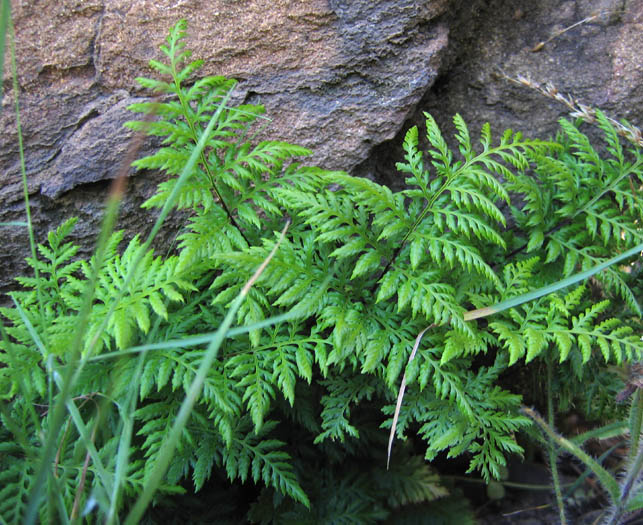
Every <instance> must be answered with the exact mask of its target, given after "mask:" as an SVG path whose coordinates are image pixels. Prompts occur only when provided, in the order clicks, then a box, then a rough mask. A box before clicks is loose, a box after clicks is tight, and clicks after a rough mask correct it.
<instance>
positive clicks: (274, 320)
mask: <svg viewBox="0 0 643 525" xmlns="http://www.w3.org/2000/svg"><path fill="white" fill-rule="evenodd" d="M299 316H300V314H299V312H297V311H296V310H293V311H291V312H286V313H284V314H281V315H275V316H273V317H269V318H267V319H264V320H263V321H259V322H256V323H253V324H250V325H247V326H238V327H236V328H231V329H230V330H228V332H227V333H226V334H225V336H226V337H235V336H237V335H241V334H245V333H248V332H251V331H252V330H258V329H260V328H266V327H268V326H272V325H275V324H278V323H284V322H286V321H290V320H292V319H296V318H297V317H299ZM218 333H219V332H218V330H217V331H216V332H208V333H206V334H202V335H195V336H192V337H186V338H185V339H174V340H172V341H163V342H162V343H149V344H145V345H139V346H133V347H131V348H128V349H127V350H118V351H116V352H108V353H105V354H100V355H97V356H94V357H91V358H89V359H88V360H87V362H96V361H102V360H105V359H115V358H118V357H123V356H126V355H132V354H140V353H145V352H149V351H154V350H173V349H176V350H179V349H183V348H189V347H191V346H198V345H203V344H210V343H211V342H212V340H213V339H215V338H216V337H218V335H217V334H218Z"/></svg>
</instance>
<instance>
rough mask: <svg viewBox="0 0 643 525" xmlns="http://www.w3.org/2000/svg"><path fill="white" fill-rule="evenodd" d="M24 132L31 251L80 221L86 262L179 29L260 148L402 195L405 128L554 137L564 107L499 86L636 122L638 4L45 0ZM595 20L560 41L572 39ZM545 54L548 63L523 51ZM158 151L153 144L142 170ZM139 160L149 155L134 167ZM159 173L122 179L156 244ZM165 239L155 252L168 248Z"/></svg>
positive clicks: (21, 52) (30, 33) (6, 256)
mask: <svg viewBox="0 0 643 525" xmlns="http://www.w3.org/2000/svg"><path fill="white" fill-rule="evenodd" d="M13 17H14V24H15V28H16V52H17V61H18V76H19V83H20V88H21V92H20V100H19V102H20V107H21V110H20V117H21V121H22V129H23V135H24V146H25V161H26V171H27V177H28V181H29V182H28V186H29V194H30V199H31V204H32V212H33V220H34V224H35V228H36V233H37V236H38V238H39V239H40V240H42V239H44V238H45V236H46V232H47V231H48V230H49V229H51V228H54V227H56V226H57V225H58V224H59V223H60V222H62V221H63V220H64V219H65V218H67V217H69V216H71V215H79V216H80V217H81V221H79V225H78V226H77V231H76V238H77V239H79V240H80V241H81V242H82V244H83V247H84V248H85V250H86V251H87V252H89V251H91V249H92V244H93V238H94V236H95V232H96V228H97V227H98V225H99V223H100V219H99V218H100V210H101V209H102V203H103V202H104V198H105V195H106V193H107V191H108V187H109V181H110V180H111V179H113V178H114V177H115V176H116V174H117V173H119V170H122V169H126V168H124V167H123V158H124V156H125V152H126V150H127V148H128V145H129V143H130V140H131V134H130V133H129V132H128V131H127V130H126V129H124V128H122V127H121V126H122V123H123V122H124V121H125V120H127V119H130V118H131V119H133V118H137V116H136V115H134V114H132V115H128V112H127V111H126V110H125V108H126V106H127V105H128V104H129V103H131V102H132V101H134V100H139V99H141V98H144V97H147V96H149V93H147V92H145V91H144V90H142V89H141V88H140V86H138V85H137V83H136V81H135V78H136V77H137V76H140V75H145V76H151V75H153V74H154V73H153V72H152V71H150V69H149V67H148V66H147V64H148V62H149V60H150V59H153V58H155V59H159V58H161V55H160V51H159V50H158V46H159V44H161V43H163V41H164V38H165V36H166V35H167V31H168V29H169V27H170V26H171V25H173V24H174V23H175V22H176V21H177V20H178V19H179V18H185V19H187V21H188V34H189V39H188V46H189V47H190V48H191V49H193V50H194V56H195V57H198V58H203V59H204V60H205V67H204V68H203V70H202V74H204V75H210V74H223V75H226V76H229V77H234V78H237V79H238V80H239V81H240V82H239V85H238V88H237V91H236V93H235V97H236V100H237V101H239V102H241V101H245V102H248V103H261V104H264V105H265V106H266V108H267V115H268V116H269V117H270V118H271V119H272V120H271V121H270V123H269V125H268V126H267V127H266V129H265V130H264V134H265V136H267V137H270V138H274V139H281V140H287V141H290V142H295V143H298V144H301V145H304V146H307V147H310V148H311V149H313V150H314V152H315V154H314V156H313V157H312V158H311V159H310V160H311V162H314V163H317V164H319V165H321V166H323V167H326V168H332V169H344V170H348V171H351V172H352V173H355V174H362V175H366V176H370V177H375V178H377V179H379V180H382V181H388V182H389V183H391V184H393V185H399V184H400V181H402V180H403V179H402V178H401V177H400V176H399V174H398V173H397V172H396V170H395V167H394V163H395V162H396V161H399V160H400V159H401V158H402V154H401V151H400V145H401V142H402V137H403V134H404V133H405V131H406V129H408V127H409V126H410V125H412V124H414V123H416V122H420V123H421V122H422V120H423V116H422V111H430V112H431V113H432V114H433V115H434V116H435V117H436V119H437V120H438V122H439V123H441V125H444V126H445V127H446V128H447V130H448V129H452V128H451V125H450V120H451V116H452V115H453V113H455V112H460V113H461V114H462V115H463V116H464V117H465V119H466V120H467V122H469V123H470V124H471V130H472V135H473V134H474V133H476V132H477V130H478V129H479V128H480V126H481V125H482V123H483V122H485V121H490V122H491V123H492V127H493V129H494V130H495V131H496V133H500V132H501V131H502V130H503V129H504V128H506V127H512V128H514V129H520V130H523V131H524V132H526V133H527V134H528V135H532V136H539V137H546V136H548V135H550V134H552V133H553V132H554V131H555V129H556V124H555V122H556V120H557V118H558V117H560V116H562V115H564V114H565V113H566V108H565V107H561V106H559V105H558V104H556V103H554V102H552V101H549V100H548V99H544V98H543V97H542V96H541V95H539V94H538V93H536V92H532V91H530V90H528V89H525V88H522V87H518V86H516V85H514V84H512V83H510V82H508V81H506V80H505V79H503V78H501V77H500V76H498V74H497V73H498V70H499V69H502V70H503V71H505V72H506V73H507V74H509V75H517V74H523V75H528V76H530V77H531V78H532V79H534V80H535V81H539V82H542V83H544V82H546V81H552V82H553V83H554V84H555V85H556V86H557V87H558V88H559V89H560V90H561V91H563V92H570V93H572V94H573V95H574V96H575V97H577V98H578V99H580V100H581V101H582V102H585V103H588V104H591V105H597V106H600V107H601V108H602V109H604V110H605V111H607V112H608V113H610V114H611V115H613V116H615V117H625V118H628V119H629V120H631V121H632V122H633V123H634V124H640V122H641V112H642V111H643V104H641V97H642V96H643V82H642V80H643V79H642V75H643V69H642V65H641V61H640V56H639V53H640V49H641V48H642V45H641V44H642V43H643V42H642V38H643V37H642V35H643V31H641V29H642V24H643V0H629V1H627V2H625V1H619V2H616V3H615V2H613V1H612V0H609V1H608V0H543V1H542V2H531V1H528V0H502V1H501V0H491V1H489V0H307V1H297V2H293V1H292V0H288V1H286V0H270V1H269V0H235V1H231V0H215V1H211V2H199V1H198V0H154V1H152V0H137V1H136V2H130V1H126V0H63V1H60V0H41V1H39V2H37V3H34V2H14V5H13ZM584 19H588V20H586V21H585V22H583V23H581V24H579V25H578V26H576V27H574V28H573V29H570V30H568V31H566V32H564V33H560V34H559V35H558V36H555V37H554V38H552V39H551V40H550V41H547V40H548V39H549V38H550V36H552V35H556V34H558V33H559V32H561V31H562V30H563V29H565V28H566V27H569V26H571V25H572V24H574V23H576V22H579V21H582V20H584ZM543 41H547V42H546V44H545V45H544V46H543V47H542V50H541V51H540V52H538V53H534V52H532V51H531V50H532V49H533V47H534V46H535V45H536V44H538V43H539V42H543ZM10 87H11V83H10V82H9V81H7V80H5V83H4V91H5V96H4V99H3V102H2V113H1V114H0V130H1V131H2V136H0V170H1V173H2V183H1V184H0V221H18V220H24V217H25V215H24V204H23V193H22V184H21V175H20V164H19V157H18V146H17V144H18V142H17V134H16V128H15V112H14V110H13V94H12V92H11V89H10ZM152 146H153V144H152V143H151V142H146V143H145V144H144V145H143V147H142V149H141V151H140V152H139V154H140V155H143V154H145V153H146V152H147V151H149V150H150V148H151V147H152ZM140 155H139V156H140ZM157 182H158V174H155V173H147V172H141V173H138V174H136V176H135V177H133V178H132V180H131V181H130V192H129V194H128V197H127V198H126V200H125V201H124V203H123V215H122V216H121V221H120V227H127V229H128V231H129V232H130V234H133V233H134V232H137V231H140V232H146V231H147V229H148V227H149V224H150V221H151V218H150V215H149V214H148V212H142V211H141V210H138V204H139V203H140V202H142V201H143V200H144V199H145V198H146V196H148V195H150V194H152V192H153V191H154V187H155V184H156V183H157ZM177 223H178V219H177V220H176V221H175V223H174V225H173V224H172V223H171V224H168V229H167V230H166V232H165V234H164V235H165V237H162V238H161V239H160V242H159V246H162V245H164V244H166V243H168V244H169V241H170V240H171V237H172V235H173V232H174V231H175V230H176V224H177ZM27 245H28V243H27V235H26V234H25V230H24V229H23V228H20V227H11V228H6V229H4V230H3V236H2V244H1V245H0V262H1V263H2V264H3V268H4V269H5V271H4V272H3V275H2V276H1V277H0V289H6V288H7V286H8V285H9V279H10V277H11V276H12V275H15V274H16V273H17V272H23V271H24V269H25V267H24V262H23V258H24V256H25V255H27V254H28V247H27Z"/></svg>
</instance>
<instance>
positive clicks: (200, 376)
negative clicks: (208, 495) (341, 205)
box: [125, 222, 290, 525]
mask: <svg viewBox="0 0 643 525" xmlns="http://www.w3.org/2000/svg"><path fill="white" fill-rule="evenodd" d="M289 224H290V222H287V223H286V226H285V227H284V229H283V231H282V232H281V237H280V238H279V241H278V242H277V244H275V246H274V248H273V249H272V251H271V252H270V254H269V255H268V257H266V259H265V260H264V261H263V263H262V264H261V265H260V266H259V268H258V269H257V271H256V272H255V273H254V275H253V276H252V277H251V279H250V280H249V281H248V282H247V283H246V284H245V286H244V287H243V289H242V290H241V292H240V293H239V295H238V296H237V297H236V299H235V300H234V301H233V302H232V305H231V306H230V310H229V311H228V313H227V314H226V316H225V318H224V319H223V322H222V323H221V326H220V327H219V330H218V331H217V337H216V338H215V339H213V340H212V341H211V343H210V345H209V346H208V348H207V350H206V352H205V355H204V356H203V361H202V362H201V365H200V366H199V369H198V371H197V373H196V377H195V378H194V380H193V381H192V384H191V385H190V388H189V390H188V393H187V394H186V396H185V399H184V400H183V403H182V404H181V408H180V409H179V413H178V415H177V416H176V420H175V421H174V425H172V429H171V430H170V432H169V434H168V436H167V438H166V440H165V441H164V442H163V444H162V445H161V450H160V452H159V454H158V458H159V459H158V460H157V461H156V464H155V465H154V468H153V470H152V473H151V474H150V478H149V481H148V483H147V484H146V486H145V489H144V490H143V493H142V494H141V495H140V496H139V498H138V500H137V501H136V504H135V505H134V508H133V509H132V510H131V512H130V513H129V515H128V516H127V519H126V520H125V524H126V525H134V524H136V523H138V522H139V520H140V519H141V517H142V516H143V513H144V512H145V509H146V508H147V506H148V505H149V503H150V502H151V501H152V497H153V496H154V493H155V492H156V489H157V488H158V487H159V485H160V484H161V480H162V479H163V476H164V475H165V472H166V470H167V468H168V466H169V465H170V462H171V461H172V456H173V454H174V451H175V450H176V447H177V445H178V442H179V438H180V436H181V432H183V429H184V428H185V425H186V424H187V422H188V419H189V417H190V412H191V411H192V408H193V407H194V404H195V403H196V401H197V398H198V397H199V394H200V393H201V389H202V388H203V383H204V382H205V378H206V375H207V373H208V370H209V369H210V367H211V366H212V363H214V360H215V359H216V357H217V355H218V353H219V348H220V347H221V343H223V340H224V339H225V336H226V333H227V331H228V329H229V328H230V326H231V325H232V323H233V322H234V318H235V315H236V313H237V310H238V309H239V307H240V306H241V303H242V302H243V301H244V299H245V297H246V295H247V294H248V292H249V291H250V288H251V287H252V285H253V284H254V282H255V281H256V280H257V279H258V278H259V276H260V275H261V273H262V272H263V270H264V269H265V267H266V266H267V265H268V263H269V262H270V259H272V257H273V256H274V254H275V253H276V252H277V249H278V248H279V245H280V244H281V242H282V241H283V239H284V237H285V235H286V230H287V229H288V226H289Z"/></svg>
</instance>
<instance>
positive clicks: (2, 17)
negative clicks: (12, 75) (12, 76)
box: [0, 0, 11, 102]
mask: <svg viewBox="0 0 643 525" xmlns="http://www.w3.org/2000/svg"><path fill="white" fill-rule="evenodd" d="M0 1H1V2H2V4H1V5H0V102H2V96H3V92H2V83H3V80H4V50H5V46H6V41H7V30H8V29H9V20H11V4H10V3H9V0H0Z"/></svg>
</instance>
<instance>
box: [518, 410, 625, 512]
mask: <svg viewBox="0 0 643 525" xmlns="http://www.w3.org/2000/svg"><path fill="white" fill-rule="evenodd" d="M521 412H522V413H523V414H525V415H527V416H528V417H530V418H531V419H532V420H533V421H534V422H535V423H536V424H537V425H538V426H539V427H540V428H541V429H542V430H543V431H544V432H545V434H547V436H548V437H550V438H551V439H552V440H553V441H554V443H556V444H557V445H558V446H559V447H561V448H564V449H565V450H567V452H569V453H571V454H573V455H574V456H576V457H577V458H578V459H579V460H581V461H582V462H583V463H584V464H585V466H586V467H588V468H589V469H591V470H592V472H593V473H594V474H595V475H596V477H597V478H598V480H599V481H600V482H601V484H602V485H603V487H604V488H605V490H607V493H608V494H609V497H610V499H611V500H612V502H614V503H615V502H617V501H618V500H619V499H620V492H621V491H620V489H619V486H618V483H617V482H616V480H615V479H614V478H613V477H612V476H611V474H610V473H609V472H608V471H607V470H605V468H604V467H602V466H601V465H600V464H599V463H598V462H597V461H596V460H594V459H593V458H592V457H591V456H590V455H589V454H587V453H586V452H585V451H583V450H582V449H581V448H580V447H579V446H578V445H576V444H575V443H573V442H571V441H569V440H568V439H565V438H564V437H562V436H561V435H559V434H558V433H556V431H555V430H554V429H553V428H551V427H550V426H549V425H548V424H547V423H546V422H545V421H544V420H543V418H542V417H540V415H538V413H536V411H535V410H533V409H531V408H528V407H525V406H523V407H522V409H521Z"/></svg>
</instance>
